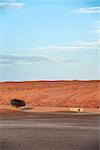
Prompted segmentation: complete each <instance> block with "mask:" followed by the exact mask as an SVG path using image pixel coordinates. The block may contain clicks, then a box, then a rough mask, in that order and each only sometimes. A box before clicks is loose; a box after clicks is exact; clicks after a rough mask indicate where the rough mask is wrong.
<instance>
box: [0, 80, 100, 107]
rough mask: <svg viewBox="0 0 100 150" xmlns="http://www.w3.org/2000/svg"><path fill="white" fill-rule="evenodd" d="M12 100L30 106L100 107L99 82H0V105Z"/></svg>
mask: <svg viewBox="0 0 100 150" xmlns="http://www.w3.org/2000/svg"><path fill="white" fill-rule="evenodd" d="M13 98H17V99H22V100H25V101H26V103H27V104H28V105H31V106H47V107H62V106H63V107H64V106H66V107H90V108H93V107H94V108H97V107H100V80H97V81H94V80H92V81H28V82H0V104H2V105H8V104H10V100H11V99H13Z"/></svg>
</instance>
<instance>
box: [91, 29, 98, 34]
mask: <svg viewBox="0 0 100 150" xmlns="http://www.w3.org/2000/svg"><path fill="white" fill-rule="evenodd" d="M91 33H97V34H99V33H100V29H96V30H92V31H91Z"/></svg>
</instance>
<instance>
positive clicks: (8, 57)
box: [0, 53, 76, 65]
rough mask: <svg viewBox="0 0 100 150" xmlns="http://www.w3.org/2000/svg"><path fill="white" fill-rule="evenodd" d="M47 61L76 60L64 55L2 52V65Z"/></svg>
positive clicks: (67, 61)
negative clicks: (51, 55) (31, 54)
mask: <svg viewBox="0 0 100 150" xmlns="http://www.w3.org/2000/svg"><path fill="white" fill-rule="evenodd" d="M47 62H50V63H52V62H54V63H57V62H64V63H73V62H76V61H75V60H66V59H64V58H63V57H49V56H23V55H13V54H5V53H1V54H0V65H12V64H34V63H47Z"/></svg>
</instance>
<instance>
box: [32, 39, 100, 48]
mask: <svg viewBox="0 0 100 150" xmlns="http://www.w3.org/2000/svg"><path fill="white" fill-rule="evenodd" d="M95 49H97V50H98V49H100V40H97V41H91V42H82V41H78V42H77V43H76V44H75V45H69V46H56V45H48V46H45V47H36V48H33V50H57V51H62V50H63V51H82V50H95Z"/></svg>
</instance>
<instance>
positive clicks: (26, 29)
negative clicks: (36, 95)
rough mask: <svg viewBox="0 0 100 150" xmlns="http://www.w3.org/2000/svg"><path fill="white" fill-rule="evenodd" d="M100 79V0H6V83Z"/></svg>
mask: <svg viewBox="0 0 100 150" xmlns="http://www.w3.org/2000/svg"><path fill="white" fill-rule="evenodd" d="M98 79H100V1H99V0H0V81H26V80H98Z"/></svg>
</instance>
